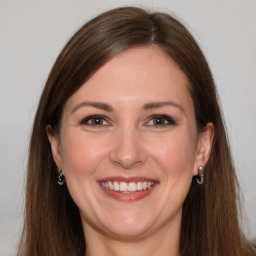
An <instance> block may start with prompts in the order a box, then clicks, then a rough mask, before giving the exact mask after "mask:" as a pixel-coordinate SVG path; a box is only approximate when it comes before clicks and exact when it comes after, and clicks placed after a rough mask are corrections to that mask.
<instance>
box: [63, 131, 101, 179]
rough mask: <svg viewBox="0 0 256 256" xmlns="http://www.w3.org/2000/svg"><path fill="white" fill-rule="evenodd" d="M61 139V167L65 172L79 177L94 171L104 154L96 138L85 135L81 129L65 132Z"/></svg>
mask: <svg viewBox="0 0 256 256" xmlns="http://www.w3.org/2000/svg"><path fill="white" fill-rule="evenodd" d="M66 134H67V136H66V137H65V138H64V139H63V143H62V145H64V146H63V150H62V154H63V168H64V172H65V174H66V175H67V176H68V177H69V176H74V177H73V178H80V176H84V175H89V174H91V173H93V172H94V171H95V169H96V168H97V165H98V164H99V162H100V159H101V157H102V155H103V154H104V148H103V147H102V145H101V144H100V143H97V141H96V140H94V139H93V138H90V137H88V136H85V135H84V133H83V131H74V132H69V133H66Z"/></svg>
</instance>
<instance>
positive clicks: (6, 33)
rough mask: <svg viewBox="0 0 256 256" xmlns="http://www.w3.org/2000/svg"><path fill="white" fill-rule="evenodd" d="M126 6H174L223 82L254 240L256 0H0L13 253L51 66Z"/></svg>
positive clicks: (2, 179)
mask: <svg viewBox="0 0 256 256" xmlns="http://www.w3.org/2000/svg"><path fill="white" fill-rule="evenodd" d="M124 5H136V6H142V7H146V8H149V9H154V10H160V11H169V12H173V13H175V14H176V15H177V16H178V17H180V18H181V20H183V22H184V23H185V24H187V26H188V27H189V29H190V31H191V32H192V34H193V35H194V36H195V38H196V40H197V41H198V42H199V44H200V46H201V48H202V50H203V51H204V53H205V55H206V58H207V59H208V61H209V64H210V67H211V69H212V72H213V75H214V78H215V81H216V84H217V87H218V91H219V95H220V99H221V103H222V107H223V113H224V116H225V120H226V125H227V130H228V133H229V138H230V143H231V147H232V152H233V156H234V161H235V164H236V166H237V172H238V177H239V181H240V183H241V186H242V190H243V192H244V207H243V209H244V212H245V216H244V218H243V228H244V230H245V232H246V234H247V235H248V237H249V238H250V239H251V240H253V239H255V237H256V218H255V217H256V189H255V187H256V171H255V166H256V114H255V112H256V1H255V0H240V1H237V0H215V1H213V0H212V1H207V0H190V1H188V0H155V1H154V0H148V1H147V0H144V1H143V0H138V1H129V0H123V1H118V0H93V1H87V0H74V1H71V0H44V1H39V0H31V1H30V0H6V1H5V0H0V255H1V256H7V255H8V256H9V255H14V254H15V249H16V244H17V240H18V238H19V235H20V230H21V224H22V220H23V219H22V218H23V210H24V206H23V204H24V179H25V170H26V161H27V150H28V142H29V136H30V132H31V125H32V122H33V117H34V114H35V110H36V107H37V103H38V100H39V97H40V94H41V91H42V88H43V86H44V83H45V81H46V79H47V76H48V73H49V70H50V69H51V67H52V65H53V63H54V61H55V59H56V57H57V55H58V53H59V52H60V50H61V49H62V47H63V46H64V45H65V43H66V42H67V40H68V39H69V37H70V36H71V35H72V34H73V33H74V32H75V31H76V30H77V29H78V28H79V27H80V26H81V25H82V24H83V23H84V22H85V21H87V20H89V19H90V18H92V17H94V16H95V15H97V14H99V13H100V12H102V11H105V10H108V9H110V8H113V7H117V6H124ZM42 186H43V184H42ZM246 216H247V218H246Z"/></svg>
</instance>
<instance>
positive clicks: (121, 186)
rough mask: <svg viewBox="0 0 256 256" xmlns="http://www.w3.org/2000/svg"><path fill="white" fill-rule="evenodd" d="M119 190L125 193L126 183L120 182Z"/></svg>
mask: <svg viewBox="0 0 256 256" xmlns="http://www.w3.org/2000/svg"><path fill="white" fill-rule="evenodd" d="M119 189H120V191H127V183H126V182H120V185H119Z"/></svg>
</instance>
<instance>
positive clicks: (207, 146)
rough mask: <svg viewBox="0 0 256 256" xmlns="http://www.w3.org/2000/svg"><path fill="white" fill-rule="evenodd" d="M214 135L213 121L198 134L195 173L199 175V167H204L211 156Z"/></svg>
mask: <svg viewBox="0 0 256 256" xmlns="http://www.w3.org/2000/svg"><path fill="white" fill-rule="evenodd" d="M213 137H214V127H213V124H212V123H207V125H206V127H205V129H204V130H203V131H201V132H200V133H199V135H198V142H197V150H196V158H195V164H194V170H193V175H198V168H199V167H200V166H202V167H204V166H205V165H206V163H207V161H208V159H209V157H210V154H211V149H212V141H213Z"/></svg>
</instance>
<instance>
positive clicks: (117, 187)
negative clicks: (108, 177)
mask: <svg viewBox="0 0 256 256" xmlns="http://www.w3.org/2000/svg"><path fill="white" fill-rule="evenodd" d="M114 190H115V191H119V184H118V182H117V181H114Z"/></svg>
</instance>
